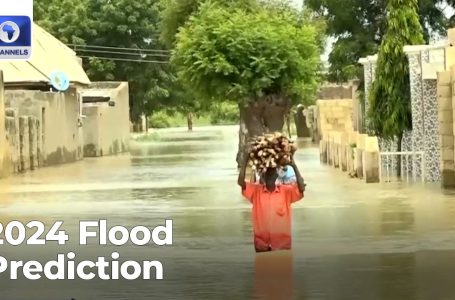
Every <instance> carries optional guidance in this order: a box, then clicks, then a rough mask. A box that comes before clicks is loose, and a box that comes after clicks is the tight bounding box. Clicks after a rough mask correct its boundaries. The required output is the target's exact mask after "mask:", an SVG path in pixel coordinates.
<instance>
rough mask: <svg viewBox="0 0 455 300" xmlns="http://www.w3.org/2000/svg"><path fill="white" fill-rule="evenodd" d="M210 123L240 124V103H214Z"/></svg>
mask: <svg viewBox="0 0 455 300" xmlns="http://www.w3.org/2000/svg"><path fill="white" fill-rule="evenodd" d="M210 123H211V124H212V125H232V124H239V107H238V105H235V104H232V103H228V102H222V103H217V104H215V105H213V108H212V109H211V112H210Z"/></svg>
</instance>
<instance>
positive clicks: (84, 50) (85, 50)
mask: <svg viewBox="0 0 455 300" xmlns="http://www.w3.org/2000/svg"><path fill="white" fill-rule="evenodd" d="M75 51H78V52H93V53H106V54H121V55H143V56H157V57H170V55H169V54H162V53H157V54H153V53H150V54H141V53H128V52H117V51H104V50H91V49H75Z"/></svg>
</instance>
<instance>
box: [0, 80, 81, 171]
mask: <svg viewBox="0 0 455 300" xmlns="http://www.w3.org/2000/svg"><path fill="white" fill-rule="evenodd" d="M5 100H6V107H8V108H9V110H10V114H14V117H12V120H10V122H9V123H10V133H11V135H13V134H14V132H15V131H19V143H25V141H26V140H28V141H29V142H28V144H29V145H31V154H30V156H31V160H32V162H31V163H30V162H29V163H24V164H23V165H24V166H25V167H26V169H28V168H29V167H28V166H29V164H30V166H31V167H32V168H33V167H37V166H39V165H56V164H61V163H68V162H74V161H77V160H80V159H82V158H83V156H82V147H81V138H82V137H81V133H80V130H79V126H78V117H79V110H80V107H79V103H78V99H77V92H76V89H74V88H71V89H69V90H68V91H67V92H65V93H51V92H41V91H26V90H7V91H5ZM13 112H14V113H13ZM22 117H23V118H24V119H23V120H22V119H21V118H22ZM30 117H31V118H30ZM15 118H19V120H22V121H20V122H19V125H18V127H17V124H16V125H15V122H13V119H15ZM14 127H16V128H14ZM30 128H32V129H33V130H32V134H31V135H32V137H31V138H32V143H30ZM27 132H28V136H26V135H27ZM24 147H27V146H25V145H24ZM28 147H29V146H28ZM16 148H17V147H16ZM16 151H17V149H16ZM19 151H21V150H19ZM25 151H27V152H30V149H28V150H25Z"/></svg>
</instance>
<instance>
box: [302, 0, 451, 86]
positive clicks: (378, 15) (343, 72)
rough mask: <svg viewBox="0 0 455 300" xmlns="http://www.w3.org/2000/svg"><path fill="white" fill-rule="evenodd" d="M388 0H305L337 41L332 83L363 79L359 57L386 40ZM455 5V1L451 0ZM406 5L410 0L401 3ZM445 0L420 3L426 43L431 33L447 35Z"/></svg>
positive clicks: (331, 67) (329, 78) (334, 51)
mask: <svg viewBox="0 0 455 300" xmlns="http://www.w3.org/2000/svg"><path fill="white" fill-rule="evenodd" d="M387 2H388V1H387V0H379V1H364V0H348V1H347V0H343V1H340V0H305V4H306V5H308V6H309V7H310V8H312V9H313V10H314V11H316V12H317V13H318V14H319V15H320V16H324V17H326V18H327V35H330V36H333V37H334V38H336V39H337V40H336V42H335V44H334V47H333V51H332V52H331V53H330V56H329V62H330V69H329V74H328V80H330V81H332V82H346V81H347V80H350V79H355V78H359V79H360V80H363V75H362V68H361V66H360V65H359V64H358V63H357V62H358V60H359V58H361V57H365V56H367V55H373V54H375V53H376V52H377V51H378V47H379V45H380V43H381V41H382V39H383V37H384V33H385V30H386V27H387V13H386V9H387ZM448 2H452V4H455V1H454V0H450V1H448ZM400 3H404V4H403V5H406V4H405V3H406V1H401V2H400ZM445 5H446V4H445V1H442V0H419V1H418V7H417V12H418V16H419V17H420V18H419V17H418V21H420V24H421V25H422V26H423V27H424V37H425V40H426V41H428V40H429V36H430V34H429V33H430V32H435V33H444V31H445V29H446V28H447V25H448V20H447V19H446V17H445V16H444V13H443V11H442V10H441V9H440V8H439V7H441V6H442V7H443V6H445Z"/></svg>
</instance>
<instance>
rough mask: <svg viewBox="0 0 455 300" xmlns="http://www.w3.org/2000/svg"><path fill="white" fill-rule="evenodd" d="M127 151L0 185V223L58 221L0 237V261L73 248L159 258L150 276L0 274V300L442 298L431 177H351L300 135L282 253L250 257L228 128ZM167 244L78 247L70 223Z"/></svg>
mask: <svg viewBox="0 0 455 300" xmlns="http://www.w3.org/2000/svg"><path fill="white" fill-rule="evenodd" d="M161 136H162V137H163V140H161V141H159V142H149V143H141V144H133V145H132V146H133V149H132V151H131V154H130V155H122V156H117V157H105V158H100V159H85V160H84V161H83V162H79V163H75V164H70V165H64V166H60V167H54V168H44V169H41V170H38V171H35V172H31V173H27V174H24V175H21V176H17V177H14V178H11V179H9V180H3V181H0V221H1V222H2V223H3V224H5V223H7V222H9V221H11V220H21V221H29V220H34V219H36V220H41V221H44V222H46V224H51V223H52V222H54V221H56V220H63V221H65V223H64V229H65V230H66V231H67V233H68V234H69V235H70V241H69V243H68V244H67V245H65V246H56V245H54V244H49V245H47V246H20V247H13V246H0V255H2V256H5V257H7V258H8V259H14V260H40V261H43V262H44V261H47V260H54V259H55V258H56V255H57V254H58V253H67V252H69V251H74V252H75V253H76V254H77V259H90V260H95V258H96V257H97V256H109V255H110V254H111V252H113V251H118V252H119V253H120V256H121V259H132V260H161V261H162V263H163V265H164V268H165V269H164V276H165V279H164V280H163V281H143V280H138V281H134V282H131V281H123V280H120V281H99V280H93V281H80V280H76V281H61V282H57V281H54V282H51V281H44V280H39V281H24V280H18V281H8V280H6V279H5V278H4V277H5V276H4V275H2V276H1V277H0V287H1V289H0V298H1V299H9V300H14V299H34V300H36V299H43V300H44V299H46V300H52V299H72V298H73V299H76V300H80V299H362V300H365V299H397V300H404V299H431V300H435V299H455V285H454V284H453V274H454V273H455V197H454V195H453V194H451V193H448V192H442V191H441V190H440V189H439V187H438V186H437V185H427V186H426V187H423V186H422V185H421V184H415V185H409V184H399V183H389V184H369V185H368V184H365V183H363V182H361V181H360V180H356V179H349V178H348V177H347V175H346V174H343V173H341V171H338V170H333V169H331V168H328V167H325V166H322V165H320V163H319V155H318V149H317V148H315V147H312V146H311V145H309V144H308V143H306V142H300V146H301V148H300V150H299V151H298V155H297V158H296V160H297V163H298V165H299V166H300V169H301V171H302V173H303V175H304V177H305V179H306V181H307V184H308V186H307V192H306V196H305V199H304V200H303V201H301V202H299V203H297V204H295V205H294V211H293V237H294V238H293V246H294V248H293V251H292V253H288V252H285V253H273V254H261V255H258V256H257V255H256V254H255V253H254V251H253V246H252V233H251V219H250V206H249V204H248V203H246V202H245V201H244V200H243V199H242V197H241V196H240V191H239V188H238V187H237V186H236V178H237V170H236V164H235V155H236V143H237V140H238V135H237V132H236V127H212V128H203V129H202V128H195V131H194V132H192V133H187V132H185V131H184V130H177V129H175V130H163V131H161ZM166 218H171V219H173V220H174V236H173V238H174V239H173V240H174V245H173V246H168V247H158V246H146V247H139V246H133V245H126V246H123V247H115V246H99V245H96V244H90V245H88V246H79V245H78V236H79V235H78V223H79V221H80V220H98V219H107V220H108V222H109V224H110V225H114V224H115V225H123V226H126V227H133V226H135V225H145V226H149V227H155V226H157V225H162V224H163V223H164V219H166ZM2 236H3V235H0V237H2Z"/></svg>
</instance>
